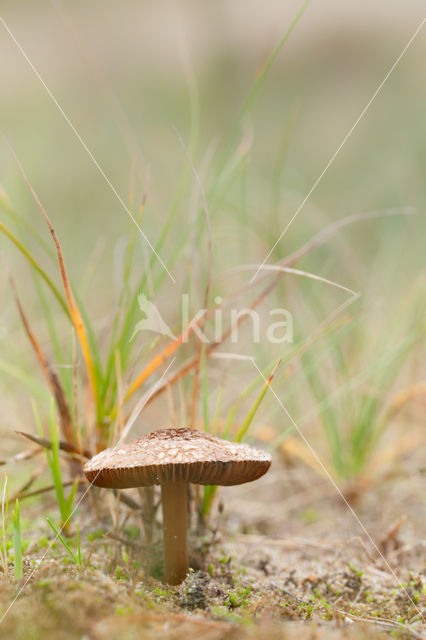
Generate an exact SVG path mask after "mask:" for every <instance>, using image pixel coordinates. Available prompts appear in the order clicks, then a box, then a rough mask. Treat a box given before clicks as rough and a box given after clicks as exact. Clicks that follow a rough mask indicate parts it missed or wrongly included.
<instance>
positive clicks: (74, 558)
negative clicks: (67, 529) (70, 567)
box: [46, 518, 82, 569]
mask: <svg viewBox="0 0 426 640" xmlns="http://www.w3.org/2000/svg"><path fill="white" fill-rule="evenodd" d="M46 521H47V524H48V525H49V527H50V528H51V529H52V531H53V532H54V534H55V536H56V537H57V538H58V540H59V541H60V543H61V544H62V546H63V547H64V549H65V551H66V552H67V553H68V555H69V556H70V558H71V560H72V561H73V562H74V564H76V565H77V566H78V567H79V568H80V569H81V567H82V561H81V549H80V534H79V529H78V525H77V535H76V537H77V555H76V554H75V553H74V551H73V550H72V549H71V547H70V546H69V544H68V543H67V541H66V540H65V538H64V537H63V536H62V535H61V532H60V531H59V530H58V529H57V528H56V527H55V525H54V524H53V522H52V521H51V519H50V518H46Z"/></svg>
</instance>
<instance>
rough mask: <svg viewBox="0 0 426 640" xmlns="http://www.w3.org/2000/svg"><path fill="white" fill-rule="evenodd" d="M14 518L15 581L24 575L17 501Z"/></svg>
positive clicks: (17, 502)
mask: <svg viewBox="0 0 426 640" xmlns="http://www.w3.org/2000/svg"><path fill="white" fill-rule="evenodd" d="M12 518H13V548H14V566H15V580H20V579H21V578H22V577H23V575H24V571H23V565H22V535H21V517H20V513H19V501H18V499H16V503H15V511H13V513H12Z"/></svg>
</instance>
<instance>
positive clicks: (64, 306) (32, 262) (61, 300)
mask: <svg viewBox="0 0 426 640" xmlns="http://www.w3.org/2000/svg"><path fill="white" fill-rule="evenodd" d="M0 231H2V232H3V233H4V234H5V235H6V236H7V237H8V238H9V240H11V242H13V244H14V245H15V247H17V249H19V251H20V252H21V253H22V255H23V256H25V258H26V259H27V260H28V262H29V263H30V265H31V266H32V267H33V269H35V271H36V272H37V273H38V274H39V275H40V276H41V277H42V278H43V280H44V281H45V283H46V284H47V286H48V287H49V289H50V290H51V292H52V293H53V295H54V296H55V298H56V299H57V301H58V302H59V304H60V305H61V307H62V309H63V310H64V311H65V313H66V315H67V316H68V317H69V318H71V316H70V312H69V309H68V306H67V303H66V302H65V299H64V297H63V296H62V294H61V293H60V291H59V289H58V288H57V287H56V285H55V284H54V283H53V281H52V280H51V279H50V277H49V276H48V275H47V273H46V272H45V270H44V269H43V268H42V267H41V266H40V264H39V263H38V262H37V260H36V259H35V258H34V256H33V255H32V254H31V253H30V251H28V249H27V248H26V247H25V246H24V245H23V244H22V242H20V241H19V240H18V238H17V237H16V236H14V235H13V233H12V232H11V231H9V229H8V228H7V227H5V225H4V224H3V223H2V222H0Z"/></svg>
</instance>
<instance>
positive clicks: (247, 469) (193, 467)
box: [84, 429, 271, 489]
mask: <svg viewBox="0 0 426 640" xmlns="http://www.w3.org/2000/svg"><path fill="white" fill-rule="evenodd" d="M270 466H271V456H270V455H269V454H268V453H266V452H265V451H261V450H259V449H255V448H254V447H250V446H249V445H247V444H240V443H236V442H228V441H227V440H222V439H221V438H216V437H215V436H212V435H210V434H208V433H204V432H202V431H196V430H195V429H159V430H158V431H153V432H152V433H148V434H147V435H146V436H143V437H142V438H139V439H138V440H136V441H135V442H133V443H131V444H123V445H118V446H117V447H114V448H111V449H105V450H104V451H101V453H98V454H97V455H96V456H94V457H93V458H92V459H91V460H89V462H87V463H86V464H85V465H84V473H85V475H86V477H87V479H88V480H89V481H90V482H91V483H92V484H94V485H96V486H98V487H107V488H110V489H113V488H115V489H128V488H130V487H148V486H151V485H153V484H168V483H172V482H190V483H193V484H206V485H209V484H210V485H235V484H243V483H244V482H251V481H252V480H257V478H260V477H261V476H263V474H264V473H266V472H267V471H268V469H269V467H270Z"/></svg>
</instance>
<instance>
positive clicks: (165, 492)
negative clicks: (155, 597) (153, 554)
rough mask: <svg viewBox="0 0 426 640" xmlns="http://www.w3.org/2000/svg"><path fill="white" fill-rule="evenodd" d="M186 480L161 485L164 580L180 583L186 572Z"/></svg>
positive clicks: (169, 582)
mask: <svg viewBox="0 0 426 640" xmlns="http://www.w3.org/2000/svg"><path fill="white" fill-rule="evenodd" d="M187 494H188V484H187V483H186V482H171V483H170V484H162V485H161V501H162V505H163V536H164V560H165V568H164V582H166V583H167V584H180V583H181V582H183V580H185V577H186V574H187V573H188V544H187Z"/></svg>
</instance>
